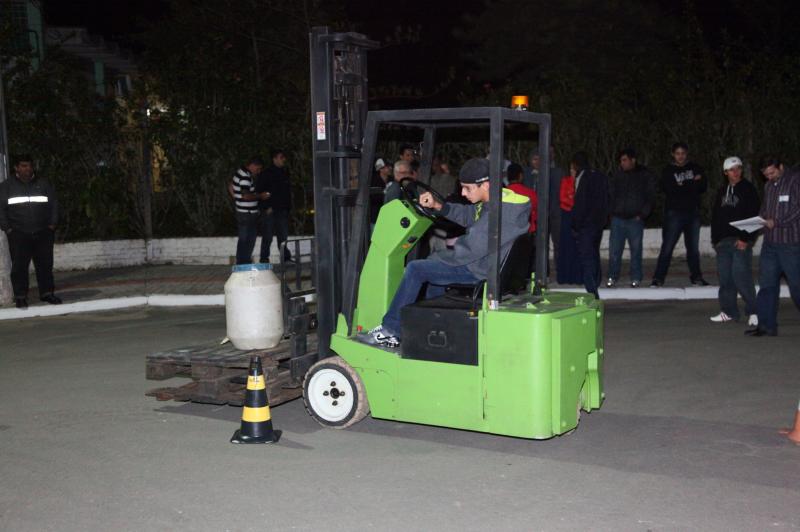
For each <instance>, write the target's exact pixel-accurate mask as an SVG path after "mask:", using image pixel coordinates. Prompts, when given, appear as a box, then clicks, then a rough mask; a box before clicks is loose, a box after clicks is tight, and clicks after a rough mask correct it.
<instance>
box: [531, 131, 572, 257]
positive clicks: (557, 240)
mask: <svg viewBox="0 0 800 532" xmlns="http://www.w3.org/2000/svg"><path fill="white" fill-rule="evenodd" d="M555 156H556V149H555V146H554V145H553V144H550V198H549V201H548V204H549V208H548V211H547V228H548V232H549V234H550V239H549V241H550V242H551V244H552V246H553V260H554V264H555V265H556V268H557V267H558V263H559V260H558V253H559V248H560V247H561V199H560V192H561V180H562V179H563V178H564V176H565V172H564V170H563V169H562V168H561V167H559V166H558V165H557V164H556V159H555ZM540 162H541V161H540V157H539V150H538V149H535V150H531V152H530V153H529V155H528V165H526V167H525V168H524V172H525V174H524V178H523V181H522V183H523V184H524V185H525V186H526V187H528V188H532V189H533V190H535V191H536V192H537V193H538V192H539V166H540ZM549 263H550V261H549V259H548V265H549ZM548 267H549V266H548Z"/></svg>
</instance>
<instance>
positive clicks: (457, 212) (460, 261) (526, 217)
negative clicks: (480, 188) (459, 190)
mask: <svg viewBox="0 0 800 532" xmlns="http://www.w3.org/2000/svg"><path fill="white" fill-rule="evenodd" d="M483 207H484V206H483V204H482V203H476V204H474V205H460V204H458V203H445V204H444V206H443V207H442V210H440V211H439V214H441V215H442V216H444V217H445V218H447V219H449V220H452V221H454V222H456V223H457V224H459V225H463V226H464V227H466V228H467V232H466V233H465V234H464V235H462V236H460V237H458V239H457V240H456V243H455V245H454V246H453V248H452V249H446V250H443V251H439V252H437V253H434V254H433V255H431V257H430V258H431V259H433V260H438V261H441V262H443V263H445V264H449V265H450V266H466V267H467V269H469V271H470V272H471V273H472V274H473V275H474V276H475V277H477V278H478V279H486V276H487V275H488V272H489V215H488V209H485V208H483ZM502 212H503V214H502V222H501V224H500V225H501V227H500V235H501V242H500V260H501V263H502V261H504V260H505V258H506V256H507V255H508V252H509V251H510V250H511V245H512V244H513V243H514V240H516V239H517V237H518V236H520V235H524V234H525V233H527V232H528V226H529V225H530V215H531V202H530V200H529V199H528V198H526V197H525V196H523V195H521V194H517V193H515V192H514V191H512V190H509V189H507V188H504V189H503V203H502Z"/></svg>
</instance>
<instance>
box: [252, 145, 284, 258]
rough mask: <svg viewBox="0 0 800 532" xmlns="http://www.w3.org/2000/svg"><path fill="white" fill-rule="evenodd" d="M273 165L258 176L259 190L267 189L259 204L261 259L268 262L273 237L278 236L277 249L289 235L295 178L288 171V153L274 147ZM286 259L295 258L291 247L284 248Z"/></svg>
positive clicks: (257, 186) (257, 185)
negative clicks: (293, 181)
mask: <svg viewBox="0 0 800 532" xmlns="http://www.w3.org/2000/svg"><path fill="white" fill-rule="evenodd" d="M271 155H272V165H271V166H270V167H269V168H267V169H266V170H264V172H263V173H262V174H261V175H259V176H258V179H257V181H256V192H259V193H261V192H266V193H267V194H268V196H267V198H266V200H263V201H262V202H261V203H260V204H259V209H260V219H259V225H260V226H261V259H260V260H261V262H262V263H266V262H269V258H270V248H271V247H272V237H273V236H275V237H277V239H278V253H279V254H280V250H281V248H282V246H283V243H284V242H286V241H287V240H288V239H289V215H290V214H291V212H292V182H291V179H289V173H288V172H287V171H286V153H284V151H283V150H273V151H272V154H271ZM283 260H284V262H287V261H290V260H292V254H291V253H290V252H289V250H288V249H284V252H283Z"/></svg>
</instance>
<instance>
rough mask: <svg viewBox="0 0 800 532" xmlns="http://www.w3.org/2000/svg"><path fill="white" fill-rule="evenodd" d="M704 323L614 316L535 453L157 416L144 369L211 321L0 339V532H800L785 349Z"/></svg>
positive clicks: (789, 317)
mask: <svg viewBox="0 0 800 532" xmlns="http://www.w3.org/2000/svg"><path fill="white" fill-rule="evenodd" d="M715 310H716V302H714V301H703V302H686V301H684V302H644V303H622V302H619V303H614V302H612V303H609V304H608V312H607V323H606V366H605V378H606V393H607V399H606V401H605V403H604V405H603V407H602V408H601V409H600V410H597V411H595V412H593V413H591V414H586V413H584V414H583V417H582V419H581V423H580V425H579V427H578V429H577V430H576V431H575V432H574V433H572V434H570V435H567V436H562V437H558V438H554V439H551V440H548V441H531V440H523V439H515V438H508V437H501V436H493V435H488V434H478V433H473V432H466V431H458V430H451V429H444V428H439V427H429V426H422V425H414V424H405V423H396V422H390V421H381V420H373V419H371V418H369V417H368V418H367V419H365V420H364V421H362V422H361V423H359V424H358V425H356V426H354V427H352V428H351V429H348V430H341V431H339V430H332V429H324V428H322V427H320V426H319V425H317V424H316V423H315V422H314V421H313V420H312V419H311V418H310V417H309V416H308V415H307V414H306V413H305V411H304V409H303V405H302V402H301V401H293V402H290V403H287V404H284V405H281V406H277V407H275V408H273V411H272V415H273V420H274V423H275V425H276V428H278V429H281V430H283V431H284V433H283V438H282V439H281V441H280V442H279V443H278V444H277V445H274V446H260V445H256V446H237V445H231V444H230V443H229V442H228V440H229V439H230V437H231V435H232V434H233V432H234V430H236V429H237V428H238V425H239V416H240V409H237V408H234V407H228V406H224V407H219V406H211V405H199V404H182V403H160V402H157V401H156V400H155V399H153V398H149V397H145V396H144V393H145V391H146V390H148V389H150V388H153V387H156V386H162V385H169V384H170V383H179V382H181V380H179V379H173V380H170V381H163V382H153V381H146V380H145V378H144V360H145V355H146V354H147V353H148V352H154V351H158V350H163V349H168V348H173V347H179V346H184V345H190V344H192V343H195V342H196V343H201V342H205V341H209V340H212V339H215V338H220V337H222V336H224V310H223V309H222V308H182V309H164V308H152V307H141V308H137V309H129V310H124V311H115V312H104V313H88V314H78V315H71V316H62V317H51V318H43V319H39V318H32V319H25V320H9V321H5V322H0V448H1V449H2V453H0V479H2V480H1V481H0V530H13V531H27V530H31V531H43V530H54V531H72V530H92V531H93V530H98V531H101V530H102V531H106V530H192V531H196V530H203V531H204V530H337V531H341V530H576V529H583V530H615V531H619V530H642V531H643V530H726V531H729V530H797V529H799V528H800V511H798V508H800V503H799V501H800V480H799V479H800V447H798V446H795V445H793V444H791V443H789V442H788V441H787V440H786V439H784V438H783V437H781V436H779V435H778V434H777V433H776V429H777V428H778V427H779V426H781V425H786V424H787V423H789V422H790V421H791V420H792V417H793V416H794V411H795V409H796V407H797V400H798V396H799V395H800V387H798V384H797V375H798V374H799V372H800V353H798V350H797V347H796V346H797V342H798V339H800V314H798V312H797V311H796V310H795V309H794V307H793V306H792V305H791V303H790V302H789V301H784V302H783V304H782V308H781V314H780V319H781V330H780V332H781V336H779V337H776V338H747V337H744V336H743V335H742V330H743V329H744V325H742V324H730V323H729V324H721V325H717V324H712V323H710V322H709V321H708V316H709V315H711V314H712V313H713V312H714V311H715Z"/></svg>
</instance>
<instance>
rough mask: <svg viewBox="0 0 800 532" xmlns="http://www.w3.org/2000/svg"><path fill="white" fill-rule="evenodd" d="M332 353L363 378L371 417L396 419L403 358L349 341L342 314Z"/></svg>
mask: <svg viewBox="0 0 800 532" xmlns="http://www.w3.org/2000/svg"><path fill="white" fill-rule="evenodd" d="M331 350H332V351H334V352H335V353H336V354H337V355H339V356H340V357H342V358H343V359H344V360H345V361H346V362H347V363H348V364H350V366H352V367H353V369H355V370H356V371H357V372H358V374H359V375H360V376H361V380H362V381H364V388H365V389H366V391H367V401H369V407H370V411H371V414H372V417H376V418H384V419H394V418H395V412H396V409H397V400H396V397H395V394H396V386H395V384H396V380H397V374H398V371H397V363H398V362H399V361H400V355H398V354H396V353H392V352H391V351H387V350H384V349H378V348H377V347H374V346H371V345H367V344H364V343H361V342H359V341H357V340H355V339H353V338H348V337H347V322H346V321H345V319H344V316H342V315H339V321H338V326H337V328H336V333H334V334H333V335H332V336H331Z"/></svg>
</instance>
